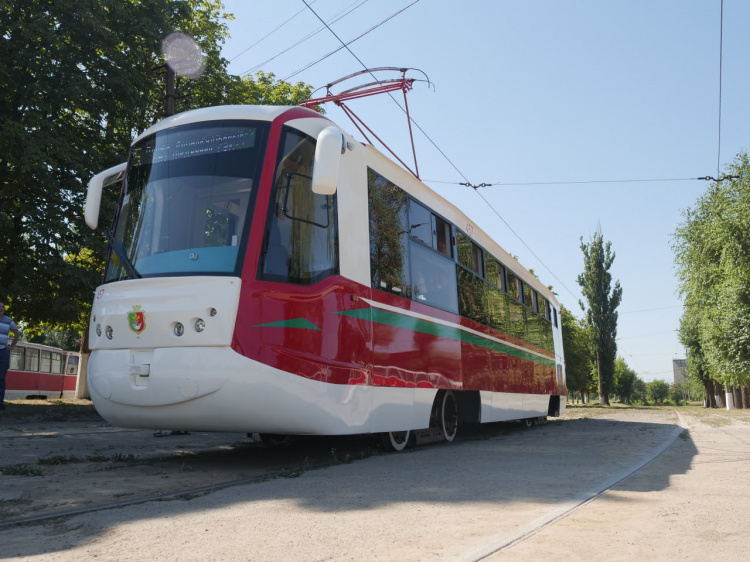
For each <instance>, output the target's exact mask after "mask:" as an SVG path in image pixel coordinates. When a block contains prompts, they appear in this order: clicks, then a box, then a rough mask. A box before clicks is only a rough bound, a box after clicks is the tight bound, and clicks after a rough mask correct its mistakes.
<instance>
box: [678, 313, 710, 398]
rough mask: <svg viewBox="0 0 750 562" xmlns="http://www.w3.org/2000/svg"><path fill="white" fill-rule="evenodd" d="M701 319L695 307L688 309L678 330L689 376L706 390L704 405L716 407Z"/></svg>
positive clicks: (681, 319)
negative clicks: (704, 347) (701, 330)
mask: <svg viewBox="0 0 750 562" xmlns="http://www.w3.org/2000/svg"><path fill="white" fill-rule="evenodd" d="M700 321H701V319H700V318H699V317H698V316H696V315H695V309H686V310H685V311H684V312H683V314H682V318H680V328H679V329H678V331H677V334H678V337H679V339H680V343H681V344H682V346H683V347H684V348H685V349H686V350H687V376H688V378H689V379H690V380H693V381H697V382H699V383H700V384H701V386H702V387H703V390H704V401H703V403H704V405H705V406H706V408H716V398H715V395H716V389H715V388H714V381H713V379H712V378H711V373H710V371H709V369H708V365H707V363H706V358H705V357H704V356H703V347H702V344H701V338H700V335H699V331H698V326H699V324H700Z"/></svg>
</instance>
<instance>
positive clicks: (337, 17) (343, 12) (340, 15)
mask: <svg viewBox="0 0 750 562" xmlns="http://www.w3.org/2000/svg"><path fill="white" fill-rule="evenodd" d="M357 2H359V4H357ZM367 2H369V0H355V2H352V3H351V4H349V5H348V6H347V7H346V8H344V9H343V10H341V11H340V12H338V13H337V14H335V15H334V16H333V17H332V18H331V19H330V20H329V21H328V23H329V24H333V23H336V22H337V21H339V20H341V19H343V18H345V17H346V16H348V15H349V14H351V13H352V12H353V11H354V10H356V9H358V8H360V7H362V6H363V5H365V4H366V3H367ZM311 3H312V2H311ZM355 4H357V5H356V6H355ZM352 6H354V7H352ZM301 11H302V12H304V11H305V8H302V10H301ZM297 13H299V12H297ZM295 15H296V14H295ZM324 29H326V26H325V25H321V26H320V27H318V28H317V29H315V30H314V31H311V32H310V33H308V34H307V35H305V36H304V37H302V38H301V39H298V40H297V41H296V42H294V43H292V44H291V45H290V46H289V47H287V48H286V49H284V50H282V51H281V52H279V53H277V54H275V55H274V56H272V57H271V58H270V59H266V60H265V61H263V62H262V63H260V64H256V65H255V66H254V67H252V68H251V69H249V70H246V71H244V72H241V73H240V76H246V75H247V74H252V73H253V72H255V71H256V70H258V69H260V68H262V67H263V66H265V65H266V64H268V63H269V62H271V61H273V60H275V59H277V58H279V57H280V56H281V55H283V54H284V53H287V52H288V51H290V50H292V49H294V48H295V47H298V46H299V45H301V44H302V43H304V42H305V41H307V40H308V39H310V38H311V37H314V36H315V35H317V34H318V33H320V32H321V31H323V30H324ZM286 80H287V78H283V79H282V80H280V81H281V82H284V81H286Z"/></svg>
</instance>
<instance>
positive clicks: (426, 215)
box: [409, 200, 432, 248]
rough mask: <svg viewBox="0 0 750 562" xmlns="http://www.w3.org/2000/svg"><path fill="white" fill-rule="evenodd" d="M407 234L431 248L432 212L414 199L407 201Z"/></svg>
mask: <svg viewBox="0 0 750 562" xmlns="http://www.w3.org/2000/svg"><path fill="white" fill-rule="evenodd" d="M409 235H410V236H411V237H412V239H414V240H418V241H420V242H421V243H422V244H424V245H425V246H429V247H430V248H432V213H431V212H430V210H429V209H427V208H426V207H423V206H422V205H420V204H419V203H417V202H416V201H414V200H411V201H410V202H409Z"/></svg>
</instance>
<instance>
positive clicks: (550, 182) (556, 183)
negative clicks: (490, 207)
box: [424, 178, 704, 187]
mask: <svg viewBox="0 0 750 562" xmlns="http://www.w3.org/2000/svg"><path fill="white" fill-rule="evenodd" d="M703 179H704V178H661V179H659V178H654V179H650V178H649V179H631V180H582V181H534V182H513V183H503V182H501V181H495V182H492V183H480V184H476V185H475V184H468V187H518V186H529V185H582V184H593V183H641V182H668V181H692V180H703ZM424 181H425V183H427V182H429V183H442V184H447V185H467V184H466V183H463V182H457V181H440V180H424Z"/></svg>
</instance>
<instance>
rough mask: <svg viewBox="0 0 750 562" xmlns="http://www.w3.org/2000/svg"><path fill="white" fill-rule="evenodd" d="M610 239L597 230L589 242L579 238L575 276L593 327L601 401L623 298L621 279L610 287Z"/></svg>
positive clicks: (606, 389) (612, 257)
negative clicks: (580, 269)
mask: <svg viewBox="0 0 750 562" xmlns="http://www.w3.org/2000/svg"><path fill="white" fill-rule="evenodd" d="M611 247H612V243H611V242H607V243H606V244H605V243H604V237H603V235H602V233H601V231H600V232H597V233H595V234H594V236H593V239H592V240H591V242H590V243H589V244H584V242H583V238H581V251H582V252H583V266H584V270H583V273H581V274H580V275H579V276H578V284H579V285H580V286H581V291H582V293H583V296H584V298H585V299H586V305H587V307H586V306H584V303H583V302H580V305H581V309H582V310H584V311H585V312H586V322H587V324H588V326H589V327H590V328H591V331H592V340H593V346H594V355H595V358H596V366H597V374H598V379H599V395H600V396H601V403H602V404H605V405H609V398H608V395H609V392H610V391H611V390H612V385H613V384H614V370H615V357H616V356H617V343H616V338H617V317H618V313H617V307H618V306H620V301H621V300H622V288H621V287H620V282H619V281H617V282H615V286H614V288H612V275H611V274H610V272H609V269H610V268H611V267H612V263H613V262H614V260H615V254H614V253H613V252H612V248H611Z"/></svg>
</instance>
